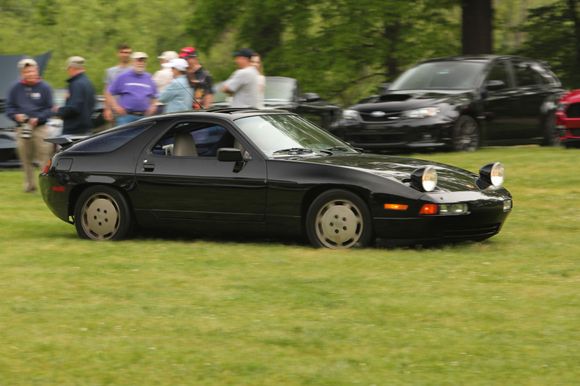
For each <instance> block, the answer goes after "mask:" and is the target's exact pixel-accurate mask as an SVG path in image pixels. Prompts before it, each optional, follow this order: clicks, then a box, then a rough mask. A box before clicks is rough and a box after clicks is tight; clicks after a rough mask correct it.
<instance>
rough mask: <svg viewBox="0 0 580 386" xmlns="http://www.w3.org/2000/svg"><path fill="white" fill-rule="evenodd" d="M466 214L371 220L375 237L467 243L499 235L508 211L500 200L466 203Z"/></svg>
mask: <svg viewBox="0 0 580 386" xmlns="http://www.w3.org/2000/svg"><path fill="white" fill-rule="evenodd" d="M467 204H468V207H469V214H465V215H432V216H430V215H417V216H413V217H386V216H381V217H374V218H373V225H374V229H375V233H376V236H377V237H379V238H383V239H387V240H407V241H444V242H450V241H467V240H484V239H487V238H489V237H492V236H494V235H496V234H497V233H499V231H500V230H501V228H502V226H503V223H504V222H505V220H506V218H507V216H508V215H509V213H510V212H511V209H510V210H507V211H504V210H503V202H502V201H486V200H482V201H477V202H468V203H467Z"/></svg>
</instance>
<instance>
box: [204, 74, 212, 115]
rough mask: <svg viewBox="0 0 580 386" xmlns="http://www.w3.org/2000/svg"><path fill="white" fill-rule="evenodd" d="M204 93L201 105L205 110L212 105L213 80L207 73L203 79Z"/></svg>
mask: <svg viewBox="0 0 580 386" xmlns="http://www.w3.org/2000/svg"><path fill="white" fill-rule="evenodd" d="M204 87H205V93H204V94H203V100H202V105H203V108H204V109H207V108H209V107H210V106H211V104H212V103H213V79H212V77H211V75H210V74H209V73H208V74H207V76H206V77H205V86H204Z"/></svg>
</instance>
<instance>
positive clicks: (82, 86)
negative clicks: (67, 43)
mask: <svg viewBox="0 0 580 386" xmlns="http://www.w3.org/2000/svg"><path fill="white" fill-rule="evenodd" d="M66 72H67V74H68V76H69V78H68V79H67V82H68V98H66V102H65V104H64V106H62V107H61V108H59V109H58V110H57V112H56V115H58V116H59V117H60V118H61V119H62V133H63V134H87V133H89V132H90V131H91V129H92V128H93V123H92V121H91V116H92V114H93V110H94V109H95V88H94V87H93V84H92V83H91V81H90V80H89V78H88V77H87V75H86V74H85V59H84V58H82V57H80V56H71V57H70V58H68V59H67V61H66Z"/></svg>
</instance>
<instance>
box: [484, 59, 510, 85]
mask: <svg viewBox="0 0 580 386" xmlns="http://www.w3.org/2000/svg"><path fill="white" fill-rule="evenodd" d="M491 80H500V81H502V82H503V83H504V87H502V88H508V87H510V77H509V72H508V68H507V62H506V61H505V60H502V61H499V62H496V63H495V64H494V65H493V67H492V68H491V70H490V71H489V74H488V75H487V81H488V82H489V81H491Z"/></svg>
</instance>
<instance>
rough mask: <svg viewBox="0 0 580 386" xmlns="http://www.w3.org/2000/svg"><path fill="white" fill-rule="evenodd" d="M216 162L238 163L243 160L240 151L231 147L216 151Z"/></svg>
mask: <svg viewBox="0 0 580 386" xmlns="http://www.w3.org/2000/svg"><path fill="white" fill-rule="evenodd" d="M217 159H218V161H223V162H240V161H243V160H244V157H243V156H242V151H241V150H240V149H236V148H233V147H221V148H219V149H218V151H217Z"/></svg>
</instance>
